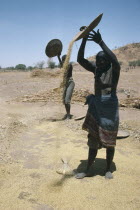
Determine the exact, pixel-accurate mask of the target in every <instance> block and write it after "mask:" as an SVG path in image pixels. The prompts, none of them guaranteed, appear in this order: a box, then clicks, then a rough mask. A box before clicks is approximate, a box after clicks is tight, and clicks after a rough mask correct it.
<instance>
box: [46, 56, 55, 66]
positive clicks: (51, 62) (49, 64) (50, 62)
mask: <svg viewBox="0 0 140 210" xmlns="http://www.w3.org/2000/svg"><path fill="white" fill-rule="evenodd" d="M47 64H48V67H49V68H51V69H54V68H55V62H54V61H53V60H52V59H51V58H49V59H48V62H47Z"/></svg>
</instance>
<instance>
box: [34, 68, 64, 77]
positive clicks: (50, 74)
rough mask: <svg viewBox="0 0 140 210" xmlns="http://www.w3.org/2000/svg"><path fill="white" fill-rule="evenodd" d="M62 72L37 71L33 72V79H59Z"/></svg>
mask: <svg viewBox="0 0 140 210" xmlns="http://www.w3.org/2000/svg"><path fill="white" fill-rule="evenodd" d="M60 74H62V72H61V71H60V70H59V69H58V70H55V71H51V70H50V71H46V70H43V69H35V70H33V71H32V72H31V77H40V78H42V77H58V76H60Z"/></svg>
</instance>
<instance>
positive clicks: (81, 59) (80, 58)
mask: <svg viewBox="0 0 140 210" xmlns="http://www.w3.org/2000/svg"><path fill="white" fill-rule="evenodd" d="M86 42H87V38H83V40H82V43H81V46H80V48H79V51H78V56H77V62H78V63H79V64H80V65H81V66H82V67H84V68H85V69H86V70H88V71H90V72H93V73H94V72H95V64H93V63H91V62H89V61H88V60H87V59H85V58H84V53H85V46H86Z"/></svg>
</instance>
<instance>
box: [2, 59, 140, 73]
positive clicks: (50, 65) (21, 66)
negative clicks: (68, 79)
mask: <svg viewBox="0 0 140 210" xmlns="http://www.w3.org/2000/svg"><path fill="white" fill-rule="evenodd" d="M71 63H73V62H71ZM119 63H120V65H122V64H123V62H122V61H119ZM44 65H45V61H40V62H38V63H37V64H36V65H35V66H26V65H25V64H17V65H16V66H15V67H14V66H10V67H6V68H2V67H1V66H0V70H9V71H12V70H18V71H32V70H34V69H43V68H44ZM47 66H48V68H51V69H54V68H56V67H59V68H60V64H58V65H56V64H55V62H54V61H53V60H52V59H51V58H49V59H48V61H47ZM128 66H129V67H130V68H135V67H136V66H140V60H134V61H129V62H128ZM45 68H46V67H45Z"/></svg>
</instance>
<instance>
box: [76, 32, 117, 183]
mask: <svg viewBox="0 0 140 210" xmlns="http://www.w3.org/2000/svg"><path fill="white" fill-rule="evenodd" d="M87 40H89V41H94V42H95V43H97V44H98V45H99V46H100V47H101V48H102V51H100V52H99V53H98V54H97V55H96V62H95V63H94V62H90V61H88V60H87V59H85V58H84V51H85V46H86V42H87ZM77 61H78V63H79V64H80V65H81V66H83V67H84V68H85V69H86V70H88V71H90V72H92V73H93V74H94V78H95V95H93V94H91V95H89V96H88V97H87V101H86V104H88V111H87V114H86V118H85V121H84V123H83V126H82V129H84V130H86V131H87V132H88V143H87V144H88V146H89V154H88V163H87V168H86V170H85V171H84V172H83V173H78V174H76V178H77V179H80V178H84V177H85V176H88V175H89V169H90V167H91V165H92V164H93V162H94V160H95V158H96V155H97V152H98V149H100V148H106V161H107V166H106V173H105V178H108V179H110V178H113V175H112V171H111V164H112V161H113V157H114V153H115V145H116V138H117V132H118V126H119V114H118V99H117V95H116V89H117V84H118V80H119V75H120V65H119V62H118V60H117V58H116V56H115V55H114V53H113V52H112V51H111V50H110V49H109V48H108V47H107V45H106V44H105V42H104V41H103V40H102V37H101V34H100V32H99V30H98V31H97V32H95V31H92V33H89V35H88V37H86V38H83V40H82V43H81V46H80V49H79V52H78V57H77Z"/></svg>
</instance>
